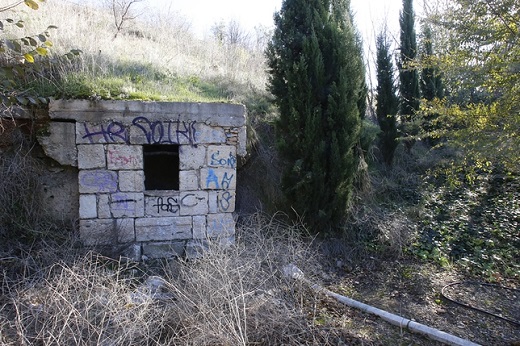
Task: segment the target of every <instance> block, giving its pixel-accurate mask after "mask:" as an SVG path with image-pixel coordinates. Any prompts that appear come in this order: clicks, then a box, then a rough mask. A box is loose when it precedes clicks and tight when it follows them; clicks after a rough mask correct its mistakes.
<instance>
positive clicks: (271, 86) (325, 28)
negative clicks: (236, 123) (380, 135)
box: [266, 0, 364, 232]
mask: <svg viewBox="0 0 520 346" xmlns="http://www.w3.org/2000/svg"><path fill="white" fill-rule="evenodd" d="M349 7H350V3H349V2H348V1H347V0H331V1H329V0H284V2H283V3H282V8H281V10H280V12H279V13H277V14H275V17H274V19H275V30H274V33H273V37H272V39H271V41H270V42H269V44H268V46H267V50H266V56H267V61H268V68H269V74H270V75H269V83H268V90H269V91H270V92H271V93H272V94H273V95H274V99H275V101H274V102H275V104H276V105H277V106H278V107H279V110H280V117H279V119H278V121H277V122H276V124H275V127H276V133H277V140H278V143H277V144H278V149H279V153H280V155H281V157H282V158H283V159H284V162H285V168H284V172H283V177H282V189H283V191H284V194H285V197H286V199H287V202H288V207H290V208H291V209H293V210H294V211H295V212H296V213H297V214H298V215H299V216H303V218H304V220H305V221H306V223H307V225H308V226H310V227H311V228H312V229H313V230H314V231H315V232H319V231H328V230H330V229H331V228H333V227H334V226H336V225H337V224H338V222H339V221H341V218H342V217H343V215H344V213H345V211H346V207H347V203H348V200H349V197H350V194H351V191H352V182H353V178H354V174H355V172H356V169H357V164H358V160H357V155H356V150H355V149H356V148H355V147H356V145H357V143H358V142H359V132H360V114H359V107H361V103H360V102H359V99H360V98H361V97H362V95H363V90H362V89H363V85H364V84H363V80H364V69H363V64H362V59H361V50H360V46H359V42H358V39H357V36H356V34H355V30H354V28H353V24H352V21H351V14H350V13H349Z"/></svg>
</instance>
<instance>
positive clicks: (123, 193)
mask: <svg viewBox="0 0 520 346" xmlns="http://www.w3.org/2000/svg"><path fill="white" fill-rule="evenodd" d="M49 115H50V118H51V124H53V122H59V124H66V125H59V126H54V125H53V126H50V127H49V129H50V131H51V134H50V135H49V136H47V137H46V138H45V139H43V140H41V141H40V142H41V144H42V146H43V147H44V149H45V148H47V150H46V152H48V155H52V156H55V157H56V158H59V160H60V162H63V164H67V165H71V166H77V167H78V185H79V219H80V223H79V225H80V235H81V239H82V241H83V243H84V244H85V245H116V244H128V245H131V244H134V247H133V248H134V249H135V248H139V249H141V254H143V255H145V256H146V257H147V258H158V257H168V256H176V255H179V254H181V253H182V252H183V249H184V248H186V247H188V248H189V249H192V250H193V249H195V248H198V247H200V246H199V245H200V244H201V241H203V240H205V239H211V238H213V239H217V240H218V241H220V242H222V241H223V240H226V242H227V241H229V239H234V238H233V237H234V233H235V226H234V225H235V224H234V219H233V212H234V210H235V195H236V194H235V190H236V184H237V182H236V176H237V173H236V168H237V153H239V154H241V155H243V154H245V148H246V132H245V109H244V107H243V106H240V105H229V104H201V103H146V102H136V101H132V102H125V101H96V102H93V101H79V100H76V101H53V102H51V104H50V108H49ZM54 129H56V131H57V133H56V134H53V133H52V131H54ZM60 143H63V144H60ZM60 146H61V150H60ZM52 156H51V157H52ZM154 179H155V180H161V181H151V180H154ZM163 180H164V181H163ZM146 186H155V187H157V186H168V187H172V186H173V187H175V188H169V189H162V188H160V189H159V188H157V189H153V190H152V189H149V190H147V189H146ZM134 252H136V251H133V253H134ZM191 252H193V251H189V253H191ZM141 254H139V255H136V256H137V257H140V256H141Z"/></svg>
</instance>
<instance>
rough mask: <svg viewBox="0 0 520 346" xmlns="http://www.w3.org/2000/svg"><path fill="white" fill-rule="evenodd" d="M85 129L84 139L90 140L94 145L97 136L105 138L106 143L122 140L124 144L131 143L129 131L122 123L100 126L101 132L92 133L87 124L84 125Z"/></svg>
mask: <svg viewBox="0 0 520 346" xmlns="http://www.w3.org/2000/svg"><path fill="white" fill-rule="evenodd" d="M83 127H84V129H85V135H84V136H83V137H82V138H88V139H89V141H90V143H94V138H93V137H96V136H103V139H104V140H105V142H106V143H113V142H117V141H118V139H119V140H122V141H123V142H124V143H129V136H128V131H127V130H126V128H125V127H124V126H123V124H121V123H120V122H117V121H114V122H111V123H109V124H108V125H107V127H106V128H105V126H104V125H103V124H101V125H99V130H97V131H92V130H91V129H89V127H88V126H87V123H83Z"/></svg>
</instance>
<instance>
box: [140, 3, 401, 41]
mask: <svg viewBox="0 0 520 346" xmlns="http://www.w3.org/2000/svg"><path fill="white" fill-rule="evenodd" d="M144 2H145V3H146V4H147V6H150V7H156V8H159V9H161V10H162V11H170V12H174V13H175V12H177V13H179V14H181V15H183V16H185V17H186V18H187V19H188V20H189V21H190V23H191V24H192V28H193V29H194V31H195V32H196V33H197V34H198V35H199V36H203V35H204V34H207V33H209V31H210V28H211V27H212V26H213V24H215V23H217V22H219V21H224V23H226V22H228V21H229V20H235V21H238V22H239V23H240V26H241V27H243V28H245V29H247V30H253V28H254V27H255V26H258V25H263V26H266V27H272V26H273V14H274V12H275V11H278V10H280V8H281V5H282V0H144ZM351 6H352V9H353V11H354V13H355V16H356V21H357V24H358V29H359V30H360V31H361V32H362V34H363V35H364V36H365V35H368V33H370V32H373V31H374V28H375V29H376V30H378V29H379V26H380V23H381V22H382V21H383V20H384V19H385V18H388V20H389V21H390V23H389V26H390V28H391V29H396V28H397V26H398V18H399V10H400V8H401V6H402V0H351Z"/></svg>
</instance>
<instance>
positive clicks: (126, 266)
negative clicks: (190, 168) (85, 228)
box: [0, 214, 337, 345]
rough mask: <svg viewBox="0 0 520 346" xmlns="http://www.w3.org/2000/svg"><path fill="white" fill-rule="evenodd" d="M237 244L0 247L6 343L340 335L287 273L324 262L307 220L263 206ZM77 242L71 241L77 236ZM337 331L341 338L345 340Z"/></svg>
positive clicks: (324, 338) (236, 341)
mask: <svg viewBox="0 0 520 346" xmlns="http://www.w3.org/2000/svg"><path fill="white" fill-rule="evenodd" d="M238 228H239V231H238V234H237V241H236V244H235V245H233V246H230V247H227V248H222V247H220V246H218V245H217V244H216V243H211V242H210V243H209V245H208V251H206V252H205V254H204V256H202V257H201V258H198V259H196V260H182V259H179V260H173V261H168V262H166V261H165V262H150V263H144V264H143V263H133V262H122V261H118V260H113V259H109V258H106V257H103V256H100V255H96V254H94V253H92V252H88V253H86V254H84V253H80V252H79V251H78V250H77V249H74V248H73V247H72V246H71V247H68V248H66V249H65V248H63V246H62V249H61V251H64V252H65V253H67V255H65V256H63V255H62V254H60V252H59V250H58V249H57V248H53V247H52V245H51V244H48V247H47V249H46V251H41V250H37V249H32V250H31V251H30V252H24V253H23V254H19V255H18V256H11V257H10V258H6V257H0V262H2V266H3V267H4V268H7V269H8V268H9V267H16V268H18V271H16V272H15V271H14V270H11V271H6V272H5V273H6V274H8V275H6V276H5V277H4V281H3V282H2V293H3V294H2V297H1V298H0V343H1V344H4V345H34V344H38V345H253V344H254V345H304V344H309V345H312V344H323V345H327V344H334V343H333V342H332V340H336V341H337V339H336V338H335V336H334V335H335V333H336V331H335V330H334V329H333V328H330V329H329V328H322V327H320V326H317V325H315V324H313V322H312V319H309V318H308V315H307V312H308V309H307V307H306V306H307V305H308V304H310V305H312V304H314V303H312V302H310V303H309V300H311V301H312V300H313V297H314V296H313V295H310V294H309V293H308V292H307V291H306V290H305V289H304V288H303V287H300V286H299V284H297V283H294V282H293V281H290V280H289V279H288V278H286V277H284V276H283V275H282V274H281V269H282V267H283V266H284V265H286V264H287V263H294V264H296V265H298V266H299V267H301V268H305V271H306V273H308V274H309V275H311V277H312V275H313V273H318V272H319V271H320V269H321V268H320V264H319V257H318V255H317V254H316V252H315V251H314V250H313V249H314V247H313V246H312V242H310V240H309V239H305V238H302V236H301V235H302V229H301V228H300V227H298V226H294V225H288V224H284V223H281V222H279V221H276V220H275V219H273V218H268V217H266V216H265V215H261V214H255V215H252V216H250V217H248V218H246V219H244V220H242V221H241V223H240V225H239V227H238ZM69 246H70V245H69ZM336 341H334V342H336Z"/></svg>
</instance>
